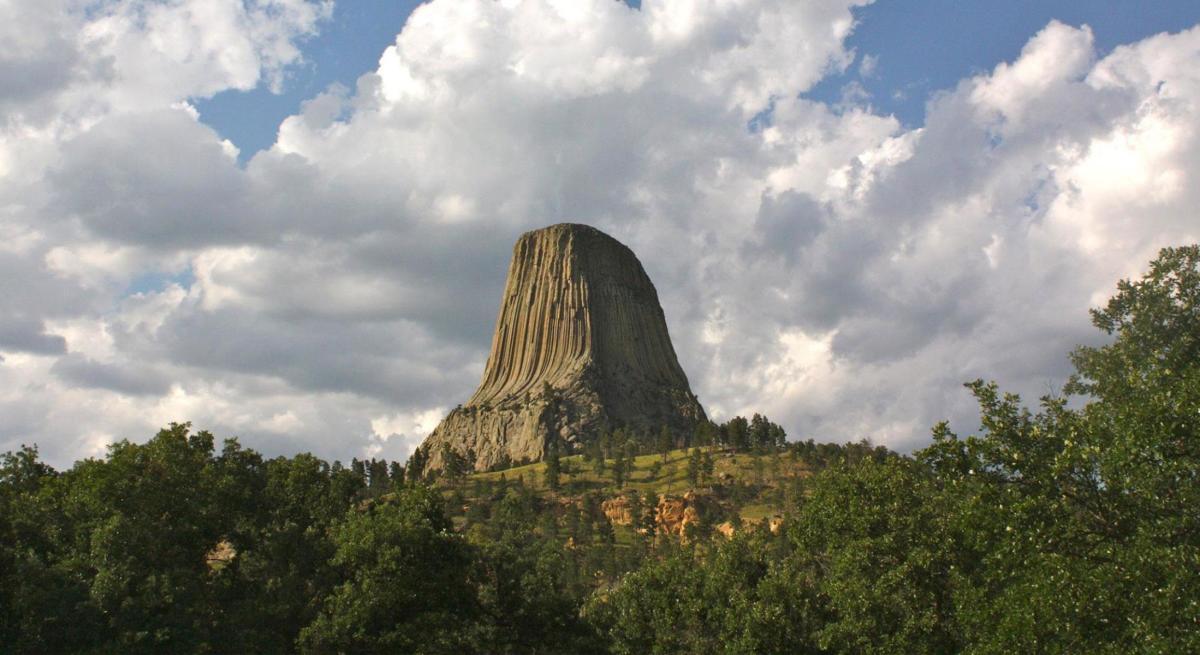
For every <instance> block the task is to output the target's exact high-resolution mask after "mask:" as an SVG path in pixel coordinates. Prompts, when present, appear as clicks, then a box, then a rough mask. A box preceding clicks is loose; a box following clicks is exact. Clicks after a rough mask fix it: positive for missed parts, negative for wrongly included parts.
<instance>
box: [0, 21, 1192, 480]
mask: <svg viewBox="0 0 1200 655" xmlns="http://www.w3.org/2000/svg"><path fill="white" fill-rule="evenodd" d="M856 4H858V3H853V2H832V1H831V2H820V3H795V2H785V1H783V0H739V1H738V2H681V1H676V0H660V1H656V2H650V1H649V0H647V1H646V2H644V3H643V6H642V8H641V9H640V10H637V9H632V8H630V7H628V6H626V5H625V4H624V3H619V2H611V0H581V1H577V2H569V3H566V2H552V1H550V0H541V1H537V0H529V1H525V2H520V1H517V0H512V1H504V2H493V1H490V0H456V1H453V2H451V1H448V0H434V1H433V2H429V3H426V4H424V5H422V6H420V7H419V8H418V9H417V10H416V11H415V12H414V13H413V14H412V16H411V17H410V19H409V21H408V23H407V24H406V26H405V28H404V29H403V31H401V33H400V34H398V35H397V38H396V41H395V43H394V45H392V46H391V47H389V48H388V49H386V50H385V51H384V52H383V53H381V57H380V63H379V66H378V68H377V69H376V70H374V71H364V75H363V76H362V77H361V78H360V79H359V80H358V82H357V84H356V85H355V86H354V88H353V89H345V88H338V87H335V88H331V89H329V90H327V91H326V92H324V93H322V94H319V95H317V96H315V97H314V98H312V99H311V100H310V101H309V102H307V103H305V105H304V106H303V107H302V108H301V109H300V111H299V112H298V113H297V114H296V115H295V116H292V117H289V118H287V119H286V120H284V121H283V122H282V124H281V125H280V126H279V132H278V139H277V142H276V143H275V144H274V146H273V147H272V148H270V149H268V150H266V151H263V152H261V153H259V154H257V155H255V156H254V157H253V158H252V159H251V160H250V161H249V162H247V163H246V164H245V165H244V166H242V165H239V164H238V162H237V159H236V156H235V152H234V150H233V149H232V146H231V145H230V144H228V143H227V142H225V141H224V140H223V139H222V137H221V135H220V134H218V133H216V132H215V131H214V130H212V129H211V128H209V127H207V126H206V125H204V124H203V123H202V122H201V121H200V119H201V118H202V117H198V116H197V115H196V114H195V112H194V111H193V110H191V108H190V106H189V105H188V104H187V100H188V98H193V97H200V96H207V95H211V94H213V93H217V92H219V91H220V90H222V89H246V88H251V87H253V86H255V85H259V84H266V85H268V86H270V85H277V84H285V83H286V78H287V70H288V67H289V66H294V65H296V64H297V63H299V62H300V61H301V48H300V44H301V43H302V41H303V39H304V38H305V37H306V36H307V35H309V34H311V33H313V31H314V30H316V29H318V28H319V25H320V23H321V21H322V20H323V19H324V18H325V17H327V16H328V15H329V11H330V7H329V5H328V4H327V3H313V2H307V3H306V2H249V3H237V2H232V3H227V2H200V1H199V0H196V1H193V2H182V3H149V4H144V3H125V2H109V3H98V4H96V5H95V8H94V10H93V11H90V12H82V11H78V7H77V6H76V5H67V4H63V5H55V6H54V7H53V11H50V12H48V13H46V14H44V15H38V14H37V12H34V11H22V12H19V14H18V18H19V20H20V21H22V22H21V25H23V26H25V27H26V28H28V29H30V30H36V32H37V34H38V35H39V37H38V38H32V39H31V40H30V41H29V42H28V43H26V44H24V45H22V47H21V48H18V49H15V50H13V51H12V52H9V53H6V56H7V57H8V59H3V60H0V79H7V78H6V77H5V76H6V75H12V76H18V75H21V74H22V73H21V72H20V71H22V70H27V69H29V67H31V66H32V67H37V66H44V67H48V68H53V69H55V70H65V71H68V73H64V74H63V75H61V76H59V77H55V78H53V79H48V80H47V81H46V82H45V83H44V84H43V85H41V86H38V87H37V88H34V87H29V88H22V89H17V90H15V91H14V92H13V93H10V94H8V95H6V96H5V97H4V98H3V99H2V100H0V111H3V112H5V117H6V122H5V123H4V125H5V127H4V128H3V131H2V132H0V134H2V137H0V172H2V173H0V236H3V237H4V238H3V239H2V240H0V272H2V273H5V275H0V280H8V281H7V282H0V290H3V292H4V293H3V295H0V309H2V310H4V311H5V315H6V316H9V317H13V318H9V319H6V321H7V322H3V323H0V353H2V355H3V358H4V359H3V361H0V449H6V448H12V447H15V446H16V445H17V444H18V443H20V442H22V441H25V442H28V441H38V442H39V443H41V444H42V445H43V452H44V453H46V454H47V455H48V456H49V457H51V458H52V461H54V462H56V463H59V464H62V463H67V462H69V461H70V460H71V459H73V458H77V457H82V456H87V455H93V454H96V453H98V452H101V450H102V448H103V446H104V444H105V443H107V442H109V441H111V440H113V439H116V438H125V437H128V438H134V439H140V438H144V437H145V436H147V435H149V434H152V433H153V431H154V429H156V427H158V426H159V425H162V424H164V423H166V422H168V421H172V420H176V421H179V420H192V421H193V422H194V423H195V424H196V425H198V426H202V427H205V428H208V429H212V430H214V431H216V432H217V433H219V434H222V435H239V436H241V437H242V438H243V439H244V440H245V441H246V442H248V443H249V444H250V445H253V446H255V447H258V448H262V449H264V450H265V451H267V452H269V453H292V452H297V451H300V450H311V451H314V452H316V453H318V454H319V455H322V456H325V457H329V458H340V459H343V460H346V459H349V458H350V457H353V456H363V455H372V456H378V455H385V456H388V457H394V458H403V457H404V456H405V455H406V454H407V453H408V452H409V451H410V449H411V448H412V447H413V446H414V445H415V444H416V443H419V441H420V439H421V438H422V437H423V436H424V433H425V432H427V431H428V429H429V428H430V427H431V426H432V424H434V423H436V420H437V418H439V417H440V416H441V415H442V413H443V412H444V411H445V409H446V408H447V407H450V406H453V405H454V404H456V403H458V402H460V401H461V400H463V399H465V398H466V397H467V396H468V395H469V393H470V391H471V389H472V388H473V387H474V385H475V384H476V383H477V382H478V377H479V375H480V373H481V371H482V368H483V362H484V359H485V358H486V355H487V348H488V345H489V343H490V333H491V329H492V323H493V321H494V320H495V315H496V309H497V306H498V302H499V295H500V292H501V289H502V286H503V282H504V280H503V277H504V275H505V272H506V269H507V258H508V255H509V252H510V249H511V245H512V243H513V241H514V240H515V239H516V237H517V236H518V235H519V234H520V233H521V232H522V231H524V230H527V229H531V228H535V227H539V226H542V225H545V224H548V223H552V222H557V221H562V220H574V221H583V222H588V223H591V224H594V225H596V226H597V227H600V228H601V229H604V230H606V231H608V232H610V233H611V234H613V235H614V236H615V237H617V238H618V239H620V240H622V241H623V242H625V243H627V244H628V245H630V246H631V247H632V248H633V249H634V251H635V252H636V253H638V255H639V257H640V258H641V260H642V261H643V263H644V264H645V266H646V268H647V270H648V272H649V273H650V276H651V278H652V279H653V280H654V281H655V283H656V285H657V287H658V290H659V295H660V298H661V300H662V302H663V304H664V307H665V310H666V314H667V318H668V322H669V327H670V330H671V334H672V336H673V338H674V340H675V345H676V349H677V351H678V352H679V355H680V359H681V361H682V363H683V365H684V368H685V369H686V370H687V372H688V374H689V376H690V379H691V380H692V383H693V386H694V388H695V390H696V391H697V393H698V394H699V396H700V397H701V400H702V401H703V402H704V403H705V404H706V407H707V408H708V409H709V410H710V413H712V414H713V415H715V416H717V417H728V416H731V415H733V414H735V413H744V412H753V411H766V412H767V413H768V414H770V415H771V416H772V417H773V418H774V419H775V420H777V421H780V422H782V423H783V424H784V425H785V426H786V427H787V428H788V430H789V432H790V433H791V434H792V435H794V436H800V437H806V438H807V437H810V436H811V437H814V438H818V439H857V438H860V437H864V436H869V437H872V438H874V439H875V440H876V441H878V442H882V443H887V444H889V445H891V446H893V447H897V448H909V447H913V446H916V445H919V444H921V443H923V442H924V441H925V440H926V439H927V436H926V435H927V433H928V428H929V426H930V425H932V423H933V422H935V421H937V420H939V419H941V418H946V417H948V418H951V419H953V420H954V421H955V422H956V424H957V426H958V427H960V429H964V430H966V429H970V428H971V427H972V424H973V423H972V418H971V417H972V412H971V406H970V405H971V403H970V399H969V397H968V396H967V394H966V393H965V392H963V391H962V389H961V387H960V385H961V383H962V382H963V381H966V380H970V379H974V378H975V377H990V378H996V379H998V380H1000V381H1001V382H1002V383H1003V384H1004V385H1005V386H1006V387H1007V388H1012V389H1015V390H1019V391H1022V392H1025V393H1033V394H1035V395H1036V394H1039V393H1043V392H1045V391H1047V390H1048V389H1049V388H1051V387H1052V386H1053V385H1054V384H1057V383H1059V382H1061V381H1062V379H1063V377H1064V376H1065V374H1066V372H1067V370H1068V369H1067V361H1066V357H1065V354H1066V352H1067V351H1068V350H1069V349H1070V348H1071V347H1072V346H1073V345H1075V344H1077V343H1080V342H1083V341H1087V340H1089V339H1094V338H1095V336H1094V335H1093V334H1092V330H1090V328H1089V327H1088V322H1087V313H1086V310H1087V308H1088V307H1089V306H1090V305H1093V304H1095V303H1097V302H1099V301H1100V300H1102V299H1103V298H1105V297H1106V296H1107V295H1109V294H1110V293H1111V291H1112V289H1113V287H1114V284H1115V281H1116V280H1117V279H1118V278H1119V277H1121V276H1129V275H1134V274H1137V273H1138V271H1139V270H1140V267H1141V266H1142V265H1144V263H1145V262H1146V261H1148V260H1149V259H1150V258H1151V257H1152V256H1153V254H1154V252H1155V250H1156V249H1157V248H1158V247H1160V246H1163V245H1168V244H1171V243H1178V242H1182V241H1188V240H1195V239H1196V238H1197V234H1196V227H1195V220H1194V217H1195V215H1196V209H1197V208H1198V207H1200V198H1197V196H1196V193H1197V191H1195V190H1194V189H1195V187H1196V185H1194V184H1189V183H1188V181H1189V180H1191V179H1194V178H1195V176H1196V174H1197V171H1198V170H1200V162H1198V161H1197V155H1196V154H1195V153H1197V152H1200V149H1198V148H1197V145H1200V144H1198V143H1197V134H1196V129H1195V127H1194V126H1195V125H1197V124H1200V122H1198V121H1197V117H1198V115H1200V107H1198V104H1197V103H1198V102H1200V81H1198V78H1197V73H1196V71H1197V70H1200V68H1198V67H1197V66H1196V65H1195V64H1196V63H1198V62H1200V30H1197V29H1193V30H1190V31H1186V32H1181V33H1179V34H1171V35H1160V36H1156V37H1152V38H1150V39H1147V40H1144V41H1141V42H1138V43H1133V44H1129V45H1127V46H1124V47H1121V48H1118V49H1117V50H1115V51H1114V52H1113V53H1111V54H1109V55H1108V56H1106V57H1103V58H1100V57H1099V56H1098V55H1097V53H1096V51H1095V48H1094V45H1093V41H1092V35H1091V33H1090V32H1089V31H1088V30H1087V29H1086V28H1076V27H1071V26H1068V25H1064V24H1060V23H1051V24H1050V25H1048V26H1046V27H1045V28H1044V29H1043V30H1042V31H1040V32H1039V33H1038V34H1036V35H1033V36H1032V38H1031V39H1030V41H1029V43H1028V44H1027V45H1026V47H1025V48H1024V49H1023V50H1022V52H1021V54H1020V55H1019V56H1018V57H1017V58H1016V59H1015V60H1013V61H1011V62H998V63H997V66H996V67H995V68H994V69H993V70H992V71H990V72H986V73H981V74H979V75H976V76H974V77H971V78H967V79H964V80H962V81H960V82H959V84H958V85H957V86H956V87H954V88H952V89H947V90H944V91H942V92H940V93H938V94H937V95H935V96H934V97H932V98H931V99H930V104H929V111H928V112H927V120H926V123H925V125H923V126H921V127H919V128H916V129H912V130H908V129H905V128H904V127H903V126H901V125H900V123H899V122H898V121H897V120H896V119H895V118H893V117H890V116H881V115H878V114H875V113H874V112H873V110H872V109H871V108H870V107H864V106H861V103H856V102H847V103H844V104H842V105H840V106H827V105H824V104H821V103H817V102H813V101H810V100H804V99H801V98H800V97H799V96H800V94H801V93H802V92H803V91H805V90H806V89H808V88H810V87H811V86H812V85H814V84H815V83H816V82H818V81H819V80H820V79H821V78H822V77H823V76H825V75H826V74H828V73H829V72H830V71H844V70H846V69H847V68H848V67H849V66H850V65H851V64H852V62H853V60H854V56H853V53H852V52H850V51H849V50H848V49H847V48H846V47H845V44H844V40H845V38H846V36H847V35H848V34H849V33H850V31H851V30H852V29H853V14H852V13H851V9H852V7H853V6H854V5H856ZM23 8H24V7H23ZM47 16H49V17H47ZM39 21H40V22H39ZM168 37H169V38H168ZM62 44H67V46H66V47H60V46H62ZM226 46H227V47H226ZM886 64H887V62H886V61H879V62H878V63H877V64H870V65H868V64H867V63H866V60H865V59H864V60H863V62H862V63H860V65H859V71H860V74H862V75H863V76H867V75H869V74H870V70H871V69H876V70H878V69H879V68H881V67H885V66H886ZM22 66H24V67H25V68H21V67H22ZM14 79H15V77H14ZM147 279H155V280H159V282H158V283H156V284H153V285H144V284H141V283H140V282H139V281H144V280H147ZM12 280H21V281H22V282H21V283H20V284H18V283H15V282H12Z"/></svg>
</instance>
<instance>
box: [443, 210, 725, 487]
mask: <svg viewBox="0 0 1200 655" xmlns="http://www.w3.org/2000/svg"><path fill="white" fill-rule="evenodd" d="M702 418H704V410H703V409H701V407H700V403H699V402H698V401H697V400H696V397H695V396H694V395H693V394H692V392H691V390H690V389H689V387H688V381H687V376H686V375H684V373H683V369H682V368H680V366H679V361H678V360H677V359H676V357H675V350H674V348H672V346H671V338H670V336H669V335H668V334H667V323H666V320H665V318H664V317H663V311H662V307H660V306H659V304H658V293H657V292H656V291H655V290H654V285H653V284H652V283H651V282H650V278H649V277H647V276H646V272H645V270H644V269H643V268H642V265H641V263H640V262H639V261H638V259H637V257H636V256H634V254H633V251H631V250H629V248H627V247H625V246H624V245H622V244H621V243H620V242H618V241H617V240H616V239H613V238H612V237H610V236H608V235H606V234H604V233H603V232H600V231H599V230H597V229H595V228H592V227H588V226H586V225H575V224H570V223H563V224H559V225H552V226H550V227H547V228H543V229H540V230H535V231H533V232H528V233H526V234H524V235H522V236H521V238H520V239H519V240H518V241H517V244H516V246H515V247H514V248H513V258H512V263H511V264H510V265H509V269H508V281H507V283H506V285H505V289H504V297H503V298H502V299H501V301H500V314H499V317H498V318H497V320H496V331H495V334H494V335H493V337H492V350H491V354H490V355H489V356H488V361H487V367H486V368H485V370H484V373H483V381H482V382H481V383H480V385H479V388H478V389H477V390H476V391H475V393H474V395H472V396H471V398H470V400H468V401H467V402H466V403H465V404H463V405H461V406H460V407H458V408H456V409H454V410H453V411H452V412H450V415H449V416H447V417H446V418H445V420H443V421H442V423H441V425H439V426H438V427H437V429H435V430H434V431H433V434H431V435H430V436H429V438H428V439H426V441H425V444H424V445H423V446H422V447H423V448H426V449H427V451H428V453H429V457H430V460H429V462H430V466H431V467H432V468H440V467H441V465H442V463H441V451H442V446H443V444H447V445H449V446H450V447H451V448H453V449H454V450H455V451H457V452H459V453H460V454H463V455H465V456H467V457H468V460H471V459H473V461H474V465H475V468H476V469H477V470H485V469H487V468H490V467H492V466H493V465H495V464H499V463H503V462H504V461H506V460H507V461H511V462H519V461H521V460H523V459H527V460H530V461H532V460H537V459H540V458H541V457H542V456H543V454H544V452H545V448H546V447H547V444H548V443H550V441H551V440H552V439H561V440H562V441H563V442H565V443H564V448H565V450H570V449H571V448H572V447H574V446H575V445H576V444H579V443H582V442H584V441H587V440H589V439H592V438H595V437H597V436H598V435H599V433H600V432H601V431H603V430H608V429H613V428H615V427H618V426H624V427H627V428H630V429H633V430H635V431H639V430H657V429H659V427H660V426H662V425H667V426H668V427H669V428H670V429H672V430H674V431H683V430H691V429H692V428H693V426H694V425H695V423H696V422H697V421H698V420H700V419H702Z"/></svg>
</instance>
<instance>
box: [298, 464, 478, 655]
mask: <svg viewBox="0 0 1200 655" xmlns="http://www.w3.org/2000/svg"><path fill="white" fill-rule="evenodd" d="M333 538H334V542H335V543H336V546H337V551H336V553H335V554H334V557H333V562H334V564H335V565H336V566H338V567H340V568H341V569H342V571H343V572H344V575H345V580H346V581H345V582H344V583H342V584H341V585H339V586H338V587H337V588H336V589H335V590H334V592H333V593H332V594H331V595H330V596H329V597H328V598H326V600H325V602H324V606H323V608H322V611H321V614H320V615H319V616H318V617H317V618H316V620H315V621H313V622H312V623H311V624H310V625H308V626H307V627H305V628H304V630H303V631H302V632H301V633H300V639H299V644H300V647H301V650H302V651H304V652H404V653H461V652H470V651H474V650H476V646H475V645H474V644H473V637H474V636H475V632H476V630H475V625H476V623H477V622H478V621H480V620H481V618H482V608H481V606H480V603H479V599H478V597H477V595H476V593H475V587H474V585H475V583H476V580H477V575H478V573H477V569H476V568H475V562H476V561H477V560H476V554H475V552H474V551H473V549H472V548H471V547H470V546H469V545H468V544H467V543H466V541H464V540H463V539H462V538H461V537H459V536H457V535H455V534H454V533H453V530H452V526H451V524H450V521H449V520H448V519H447V518H446V517H445V515H444V514H443V513H442V511H441V499H440V498H439V497H438V495H437V494H436V493H434V492H433V491H430V490H427V489H423V488H408V489H404V490H401V491H400V492H398V493H397V494H396V495H395V497H394V498H393V499H391V500H390V501H388V502H379V503H374V504H371V505H369V506H368V507H366V508H365V509H363V510H360V511H356V512H351V513H350V514H349V515H348V516H347V517H346V520H345V521H343V522H342V523H341V524H339V525H338V526H337V527H336V528H335V529H334V533H333Z"/></svg>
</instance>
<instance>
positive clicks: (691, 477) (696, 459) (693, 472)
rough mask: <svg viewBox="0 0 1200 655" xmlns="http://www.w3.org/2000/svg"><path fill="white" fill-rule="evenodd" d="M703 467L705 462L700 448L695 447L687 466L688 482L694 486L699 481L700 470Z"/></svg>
mask: <svg viewBox="0 0 1200 655" xmlns="http://www.w3.org/2000/svg"><path fill="white" fill-rule="evenodd" d="M702 467H703V464H702V462H701V460H700V449H699V448H693V449H692V454H691V455H690V456H689V457H688V467H687V479H688V484H690V485H692V486H693V487H694V486H696V485H697V484H698V483H699V481H700V471H701V470H702Z"/></svg>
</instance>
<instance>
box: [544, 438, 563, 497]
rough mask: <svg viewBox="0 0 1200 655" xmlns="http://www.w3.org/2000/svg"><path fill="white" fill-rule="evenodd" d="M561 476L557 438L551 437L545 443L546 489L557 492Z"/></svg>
mask: <svg viewBox="0 0 1200 655" xmlns="http://www.w3.org/2000/svg"><path fill="white" fill-rule="evenodd" d="M561 475H562V465H561V463H560V462H559V456H558V437H555V436H551V437H550V438H549V439H548V440H547V442H546V470H545V476H546V487H547V488H549V489H550V490H552V491H558V487H559V480H558V478H559V476H561Z"/></svg>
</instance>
